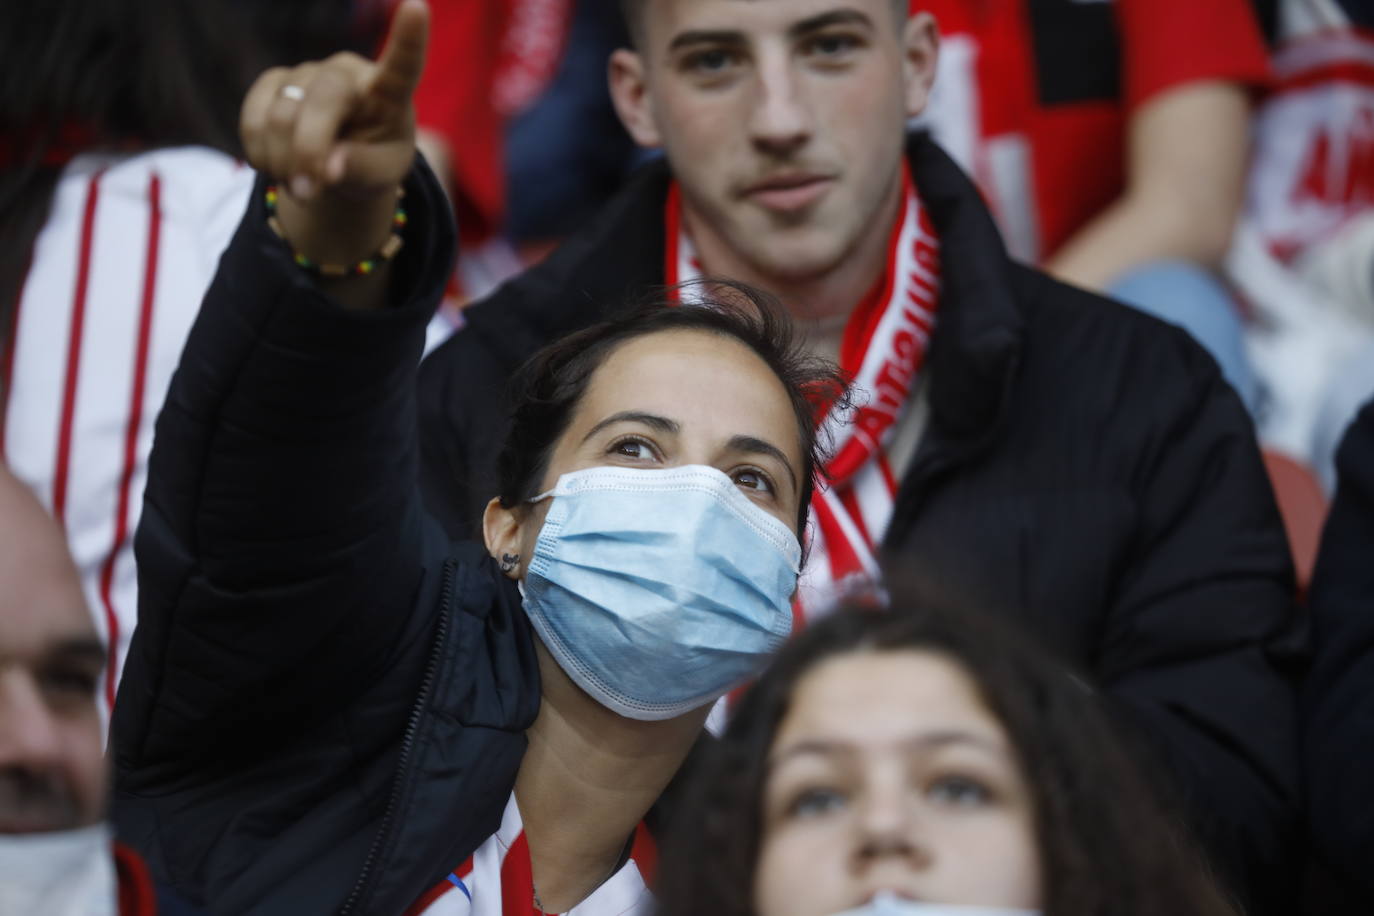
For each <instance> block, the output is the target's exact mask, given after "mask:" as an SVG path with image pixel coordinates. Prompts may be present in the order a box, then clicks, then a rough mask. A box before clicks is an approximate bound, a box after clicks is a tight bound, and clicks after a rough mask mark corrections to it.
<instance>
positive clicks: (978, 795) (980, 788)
mask: <svg viewBox="0 0 1374 916" xmlns="http://www.w3.org/2000/svg"><path fill="white" fill-rule="evenodd" d="M926 795H927V796H928V797H929V798H930V799H931V800H932V801H936V802H940V803H942V804H947V805H954V806H956V807H961V808H972V807H977V806H980V805H986V804H987V803H988V802H990V801H992V792H991V790H989V789H988V787H987V786H986V785H984V784H983V783H982V782H979V781H978V780H976V779H969V778H968V777H965V776H945V777H943V778H941V779H937V780H935V781H934V782H933V783H931V784H930V786H929V787H928V788H927V789H926Z"/></svg>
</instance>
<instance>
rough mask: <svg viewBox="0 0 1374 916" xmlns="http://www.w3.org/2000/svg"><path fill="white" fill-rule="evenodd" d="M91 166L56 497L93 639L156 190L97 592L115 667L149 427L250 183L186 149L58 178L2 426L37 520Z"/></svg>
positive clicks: (37, 251) (108, 160)
mask: <svg viewBox="0 0 1374 916" xmlns="http://www.w3.org/2000/svg"><path fill="white" fill-rule="evenodd" d="M102 166H108V167H109V168H108V171H107V172H106V173H105V175H104V176H103V177H102V179H101V191H100V202H99V206H98V208H97V211H96V218H95V225H94V237H93V244H92V249H91V273H90V282H89V286H88V288H87V300H86V319H85V320H86V326H85V331H84V334H83V344H82V353H81V364H80V367H79V368H80V376H79V378H78V382H77V388H76V401H75V404H74V408H75V409H74V414H73V420H74V423H73V431H72V450H71V465H70V468H69V473H68V488H67V528H68V538H69V544H70V546H71V548H72V554H73V558H74V560H75V561H76V564H77V569H78V571H79V572H80V574H81V578H82V586H83V589H84V591H85V594H86V597H87V601H88V603H89V606H90V611H91V614H92V617H93V618H94V620H95V621H96V626H97V628H98V629H99V632H100V633H101V634H102V635H103V634H104V633H105V628H106V624H105V610H104V604H103V602H102V600H101V597H100V577H101V572H102V568H103V566H104V564H105V561H106V559H107V557H108V556H109V552H110V548H111V545H112V543H113V538H114V533H115V512H116V509H117V506H118V499H119V486H120V482H121V478H122V475H123V472H124V455H125V441H126V436H127V433H128V423H129V412H130V406H131V404H130V398H131V395H132V390H133V389H132V386H133V378H134V368H135V367H134V359H135V356H136V355H137V353H136V347H137V342H138V328H139V321H140V318H141V314H142V306H143V278H144V271H145V269H146V266H147V255H148V248H147V242H148V227H149V221H148V220H149V206H148V187H149V181H150V178H151V175H152V174H153V173H154V172H156V173H158V174H159V175H160V176H161V179H162V187H161V192H162V193H161V199H162V201H161V202H162V215H163V219H162V227H161V238H160V245H159V248H160V250H159V257H158V279H157V288H156V290H155V298H154V303H153V326H152V333H151V337H150V340H149V354H148V366H147V375H146V378H145V383H144V399H143V405H142V416H141V420H140V424H139V430H138V436H137V449H136V465H135V471H134V474H133V477H132V479H131V485H130V491H129V517H128V525H127V534H128V538H127V539H126V541H125V543H124V545H123V547H122V548H121V550H120V551H119V553H118V555H117V556H116V558H115V566H114V578H113V580H112V585H111V603H112V604H113V606H114V608H115V610H116V613H117V615H118V619H119V629H120V645H119V646H117V647H116V652H117V657H118V659H119V663H120V664H121V665H122V664H123V660H124V658H125V656H126V654H127V651H128V641H129V638H130V637H131V636H132V635H133V630H134V624H135V620H136V613H137V606H138V595H137V578H136V575H135V568H134V560H133V534H134V531H135V530H136V528H137V525H138V519H139V515H140V513H141V510H142V505H143V489H144V486H145V484H146V482H147V457H148V452H149V450H150V449H151V447H152V437H153V424H154V421H155V420H156V418H157V414H158V412H159V411H160V410H161V408H162V402H163V399H164V398H165V396H166V392H167V386H168V384H169V382H170V380H171V375H172V372H173V370H174V368H175V366H176V363H177V361H178V360H179V359H180V356H181V348H182V344H183V343H184V341H185V339H186V334H187V332H188V330H189V328H190V326H191V323H192V321H194V319H195V315H196V313H197V311H198V310H199V307H200V300H201V298H202V297H203V296H204V293H205V288H206V286H207V285H208V283H209V281H210V278H211V276H212V275H213V273H214V270H215V268H216V266H217V265H218V262H219V256H220V254H221V253H222V252H223V250H224V248H225V247H226V245H227V244H228V241H229V238H230V237H231V235H232V233H233V231H234V229H235V227H237V225H238V223H239V221H240V220H241V219H242V216H243V212H244V208H245V206H246V204H247V201H248V192H249V189H250V188H251V187H252V182H253V177H254V176H253V172H252V170H251V169H247V168H244V167H242V166H240V165H238V164H237V163H235V162H234V160H232V159H230V158H228V157H226V156H224V155H222V154H220V153H217V152H214V151H211V150H205V149H198V148H191V147H188V148H184V149H176V150H161V151H157V152H153V153H147V154H143V155H138V156H127V157H105V156H100V157H97V156H82V157H78V158H77V159H76V160H74V161H73V162H72V163H71V165H70V166H69V167H68V168H67V171H66V172H65V173H64V175H63V177H62V179H61V181H60V182H59V183H58V187H57V190H56V193H55V196H54V206H53V208H52V211H51V214H50V216H49V219H48V222H47V224H46V225H45V226H44V228H43V231H42V232H41V233H40V235H39V238H38V240H37V243H36V245H35V248H34V257H33V264H32V266H31V268H30V270H29V275H28V277H27V279H26V282H25V289H24V295H23V302H22V303H21V306H20V309H21V310H20V328H19V332H18V334H17V335H16V343H15V357H14V376H13V388H12V391H11V392H10V400H9V413H8V417H7V423H6V456H5V457H6V459H7V462H8V464H9V465H10V467H11V468H12V469H13V470H14V472H15V474H16V475H17V476H18V477H19V478H20V479H22V480H24V482H25V483H27V484H28V485H29V486H30V487H32V488H33V489H34V490H35V492H36V493H38V494H39V497H40V499H41V500H42V501H43V502H44V504H45V505H46V506H47V507H48V508H49V509H51V507H52V489H53V475H54V468H55V461H56V449H57V436H58V427H59V423H60V421H61V411H62V396H63V388H64V384H65V371H66V348H67V335H68V333H69V331H70V321H71V305H72V293H73V290H74V287H75V283H76V273H77V259H78V255H79V245H80V237H81V221H82V216H83V209H84V205H85V195H86V187H87V184H88V182H89V179H90V177H91V175H93V174H94V173H95V171H97V170H98V169H99V168H100V167H102Z"/></svg>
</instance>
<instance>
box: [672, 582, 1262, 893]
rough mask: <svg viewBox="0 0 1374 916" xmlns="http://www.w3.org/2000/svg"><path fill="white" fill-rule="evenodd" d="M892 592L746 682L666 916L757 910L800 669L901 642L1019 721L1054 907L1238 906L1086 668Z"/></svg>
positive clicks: (971, 616) (698, 783)
mask: <svg viewBox="0 0 1374 916" xmlns="http://www.w3.org/2000/svg"><path fill="white" fill-rule="evenodd" d="M893 607H894V608H895V609H894V610H892V611H874V610H865V609H863V608H861V607H850V608H845V609H842V610H840V611H838V612H836V613H834V614H832V615H830V616H829V617H827V618H826V619H824V620H821V621H819V622H818V623H815V624H813V625H811V626H810V627H808V628H807V629H806V631H804V632H803V633H802V634H801V635H800V636H798V637H797V638H795V639H794V640H793V641H792V642H791V643H789V644H788V645H787V646H786V647H785V648H784V649H783V650H782V652H781V653H780V654H779V655H778V657H777V659H776V660H775V661H774V663H773V665H772V667H770V668H769V670H768V671H767V673H765V674H764V676H763V677H762V678H761V679H760V680H759V682H758V683H757V684H756V685H755V686H754V687H753V688H751V689H750V691H749V692H748V693H747V694H746V696H745V699H744V700H743V702H742V703H740V705H739V706H738V707H737V708H736V710H735V714H734V717H733V719H732V720H731V722H730V725H729V727H728V729H727V730H726V733H725V734H724V736H723V737H722V738H721V740H720V741H719V742H718V743H717V745H716V746H715V747H714V748H713V749H711V750H709V751H707V752H706V753H705V755H704V757H705V760H704V762H703V763H702V765H701V766H700V767H699V768H698V769H697V770H696V772H694V773H693V774H692V780H691V783H690V785H688V786H686V787H685V788H684V789H683V792H684V795H683V798H682V801H681V804H680V806H679V807H678V809H677V814H676V815H675V820H674V822H673V827H674V828H675V829H674V831H673V835H672V837H671V842H670V843H669V844H668V845H666V846H665V849H664V855H663V858H662V863H663V864H662V868H661V872H660V875H659V884H658V891H659V895H658V896H659V900H660V901H661V909H660V911H659V913H660V916H689V914H692V916H695V914H699V913H710V914H711V916H754V908H753V903H752V900H753V890H754V880H755V870H756V867H757V864H758V858H759V851H760V846H761V839H762V825H763V814H762V799H763V796H764V788H765V782H766V778H767V768H768V760H769V754H770V751H771V749H772V745H773V741H774V738H775V737H776V735H777V731H778V728H779V725H780V724H781V723H782V720H783V718H784V717H785V716H786V715H787V712H788V708H789V705H790V703H791V700H792V696H793V694H794V692H795V690H796V688H797V684H798V683H799V682H800V681H801V680H802V678H804V677H805V676H806V675H807V674H808V673H809V672H811V671H813V670H815V668H816V667H817V666H818V665H820V664H821V663H823V662H825V661H827V660H829V659H832V658H835V657H837V656H842V655H845V654H847V653H851V652H864V651H892V650H921V651H929V652H934V653H937V654H939V655H941V656H943V657H944V658H947V659H949V660H951V661H953V662H954V663H955V664H957V665H958V666H959V667H960V668H962V669H963V670H964V672H965V673H967V674H968V675H969V677H970V678H971V679H972V680H973V682H974V683H975V684H976V685H977V689H978V691H979V694H980V699H981V700H982V701H983V702H984V703H985V704H986V705H987V706H988V708H989V709H990V710H991V711H992V712H993V713H994V714H995V715H996V717H997V718H998V720H999V721H1000V722H1001V724H1002V726H1003V728H1005V729H1006V731H1007V734H1008V737H1009V739H1010V742H1011V744H1012V746H1013V748H1014V749H1015V754H1016V756H1017V763H1018V766H1019V767H1020V769H1021V772H1022V773H1023V774H1024V775H1025V781H1026V784H1027V786H1028V789H1029V792H1030V794H1031V798H1032V801H1033V807H1034V811H1035V814H1034V818H1035V823H1034V835H1035V841H1036V844H1037V847H1038V849H1039V852H1040V863H1041V898H1042V899H1041V906H1040V909H1041V911H1042V912H1044V913H1045V914H1047V916H1100V914H1103V913H1111V914H1112V916H1177V914H1180V913H1186V914H1188V916H1235V914H1236V911H1235V909H1234V908H1232V907H1231V906H1230V904H1228V903H1227V901H1226V900H1225V899H1224V898H1223V897H1222V895H1221V893H1220V892H1219V891H1218V890H1217V888H1216V886H1215V885H1214V883H1213V881H1212V879H1211V877H1210V875H1209V874H1208V872H1207V871H1206V869H1205V867H1204V866H1203V864H1202V860H1201V858H1200V856H1199V854H1198V853H1196V852H1195V851H1194V850H1193V849H1192V848H1191V846H1190V845H1189V843H1188V842H1186V841H1185V840H1184V838H1183V834H1182V833H1181V831H1180V830H1178V829H1177V828H1176V827H1175V824H1174V819H1173V818H1172V817H1170V816H1168V815H1166V814H1165V813H1163V811H1162V810H1161V808H1160V804H1159V801H1158V798H1159V797H1160V794H1159V793H1158V791H1157V789H1156V787H1155V786H1154V785H1152V784H1150V782H1149V781H1148V779H1147V773H1146V770H1145V768H1144V767H1140V766H1137V765H1136V762H1135V760H1134V759H1133V754H1132V751H1131V750H1128V745H1127V744H1126V743H1124V742H1123V740H1122V736H1121V735H1119V734H1117V732H1116V731H1115V729H1114V728H1113V727H1112V724H1111V722H1110V721H1109V719H1108V717H1107V713H1106V710H1105V709H1104V705H1103V702H1102V700H1101V698H1100V697H1099V696H1098V695H1096V694H1095V693H1094V692H1093V691H1092V690H1091V688H1089V687H1088V686H1087V683H1086V682H1085V681H1083V680H1081V679H1079V678H1077V677H1076V676H1074V675H1072V674H1071V673H1070V672H1069V670H1068V669H1067V668H1066V667H1064V666H1063V665H1061V664H1059V663H1058V662H1056V661H1054V660H1053V659H1051V658H1050V657H1049V656H1048V655H1047V654H1045V653H1043V652H1041V651H1040V650H1039V649H1038V647H1037V646H1033V645H1031V644H1030V642H1029V640H1028V638H1027V637H1025V636H1024V635H1023V634H1021V633H1019V632H1015V631H1013V630H1011V629H1010V628H1009V627H1008V626H1007V625H1006V624H1005V623H1004V622H1002V621H996V620H988V619H986V618H985V616H984V615H982V614H980V613H978V612H976V611H971V610H968V609H961V610H960V611H959V612H958V613H951V612H947V611H934V610H926V609H919V608H921V607H922V605H921V604H919V603H918V601H917V600H916V599H914V598H912V597H904V596H903V594H902V593H901V592H900V591H898V592H897V593H896V594H895V596H894V599H893ZM1131 747H1132V748H1133V745H1132V746H1131Z"/></svg>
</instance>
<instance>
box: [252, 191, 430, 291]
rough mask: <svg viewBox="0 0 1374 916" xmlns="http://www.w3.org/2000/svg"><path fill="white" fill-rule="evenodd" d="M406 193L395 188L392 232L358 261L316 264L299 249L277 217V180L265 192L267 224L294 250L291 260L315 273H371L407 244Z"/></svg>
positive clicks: (326, 275)
mask: <svg viewBox="0 0 1374 916" xmlns="http://www.w3.org/2000/svg"><path fill="white" fill-rule="evenodd" d="M404 197H405V191H404V190H402V189H400V188H397V189H396V212H395V213H393V214H391V235H390V236H389V237H388V238H387V240H386V241H385V242H383V243H382V247H381V248H379V249H378V250H377V253H376V254H374V255H372V257H370V258H364V259H363V260H361V261H359V262H358V263H356V264H352V265H347V264H316V263H315V262H314V261H312V260H310V259H309V258H307V257H306V256H305V255H303V254H301V253H300V252H299V251H297V250H296V248H295V246H293V245H292V244H291V242H290V240H289V239H287V237H286V233H285V232H283V231H282V226H281V220H279V219H278V218H277V201H278V200H279V199H280V193H279V191H278V188H277V186H276V185H274V184H269V185H268V186H267V193H266V195H265V199H266V203H267V225H268V226H270V227H271V228H272V231H273V232H275V233H276V234H277V238H279V239H281V240H282V241H283V242H285V243H286V247H287V248H289V249H290V250H291V260H293V261H295V262H296V266H297V267H300V268H301V269H302V270H308V271H310V272H311V273H312V274H317V275H319V276H321V277H361V276H366V275H368V274H370V273H372V272H373V271H374V270H376V269H377V265H378V264H380V263H381V262H383V261H390V260H391V259H392V258H394V257H396V252H398V251H400V250H401V246H402V245H404V244H405V239H403V238H401V230H402V229H404V228H405V226H406V211H405V207H403V206H401V200H402V198H404Z"/></svg>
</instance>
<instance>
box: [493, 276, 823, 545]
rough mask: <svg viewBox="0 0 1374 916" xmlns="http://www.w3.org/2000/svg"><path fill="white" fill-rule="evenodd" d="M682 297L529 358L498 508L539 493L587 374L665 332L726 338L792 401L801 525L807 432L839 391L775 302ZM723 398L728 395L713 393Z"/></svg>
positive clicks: (706, 289)
mask: <svg viewBox="0 0 1374 916" xmlns="http://www.w3.org/2000/svg"><path fill="white" fill-rule="evenodd" d="M680 291H681V293H682V295H683V296H684V298H688V299H690V300H691V301H692V302H694V303H695V304H694V305H687V306H682V305H677V304H675V303H673V302H672V301H670V300H668V299H655V300H649V301H646V302H644V303H642V304H638V305H635V306H633V307H632V308H631V310H630V311H629V312H628V313H627V314H625V315H624V316H622V317H617V318H613V319H611V320H608V321H603V322H601V323H600V324H595V325H592V326H591V327H589V328H584V329H582V330H581V331H578V332H577V333H575V334H572V335H569V336H568V337H564V338H563V339H562V340H560V341H558V342H557V343H554V344H551V345H550V346H547V347H545V348H544V349H542V350H540V351H539V352H538V353H536V354H535V355H534V356H533V357H531V358H530V360H529V361H528V362H526V363H525V365H524V366H522V367H521V368H520V370H519V371H518V372H517V373H516V376H515V378H514V379H513V380H512V383H511V389H510V396H511V403H512V405H513V406H512V410H511V425H510V432H509V434H508V435H507V437H506V443H505V447H504V448H503V449H502V451H501V460H500V480H499V499H500V501H501V505H502V506H505V507H506V508H508V509H510V508H514V507H516V506H518V505H521V504H522V503H525V502H527V501H528V500H530V499H532V498H533V497H535V496H537V495H538V494H539V490H540V487H541V485H542V482H543V479H544V475H545V474H546V473H547V471H548V466H549V459H550V457H551V456H552V455H553V450H554V446H555V445H556V444H557V442H558V439H559V437H561V436H562V435H563V433H564V431H565V430H567V428H568V424H569V423H570V422H571V420H572V415H573V412H574V411H575V410H576V409H577V405H578V403H579V402H580V401H581V400H582V396H583V395H584V394H585V393H586V390H587V385H588V383H589V382H590V381H591V378H592V375H593V373H595V372H596V370H597V369H598V368H599V367H600V366H601V364H602V363H604V362H605V361H606V359H607V358H608V357H609V356H610V355H611V354H612V353H613V352H614V351H615V350H616V349H617V348H618V347H620V346H621V345H622V344H625V343H627V342H629V341H631V340H635V339H637V338H640V337H645V336H648V335H650V334H658V333H661V332H664V331H698V332H702V333H706V334H716V335H719V336H721V337H727V338H732V339H734V340H737V341H739V342H740V343H742V344H744V345H745V346H746V347H748V348H749V349H750V350H752V351H753V352H754V353H755V354H757V355H758V357H759V358H760V359H762V360H763V361H764V363H766V364H767V365H768V367H769V368H770V369H772V370H773V373H774V374H775V375H776V376H777V377H778V380H779V381H781V382H782V385H783V388H784V389H786V391H787V396H788V398H789V399H790V400H791V402H792V412H793V415H794V418H795V420H796V423H797V439H798V442H799V443H800V446H801V454H802V467H801V468H799V469H798V475H799V479H798V485H799V487H800V490H801V502H800V506H799V513H800V514H799V516H798V518H797V531H798V533H800V532H801V531H802V530H803V528H804V527H805V524H806V514H807V509H808V507H809V506H810V502H811V494H812V491H813V489H814V485H815V471H816V468H818V467H820V466H821V464H822V461H823V456H822V454H821V453H822V447H821V442H820V436H819V435H818V433H817V431H816V415H817V405H818V404H819V403H821V402H822V401H824V402H830V401H835V402H839V403H841V404H842V405H843V404H844V403H846V399H847V396H848V387H847V385H846V384H845V382H844V380H843V379H842V378H841V376H840V374H839V370H838V369H837V368H836V367H835V366H834V365H832V364H831V363H828V362H826V361H825V360H822V359H819V358H817V357H814V356H811V355H810V354H809V353H808V352H807V351H806V350H805V349H804V348H803V347H802V346H801V344H800V342H799V341H798V340H797V339H796V338H795V336H794V335H793V332H792V323H791V321H790V320H789V319H788V318H787V316H786V315H785V314H784V313H783V311H782V308H781V306H780V305H779V304H778V302H777V300H775V299H773V298H772V297H771V296H769V295H768V294H766V293H763V292H760V291H758V290H755V289H752V288H750V287H747V286H745V285H743V284H741V283H734V282H729V281H722V280H714V281H713V280H707V281H700V282H698V283H693V284H685V285H684V286H683V287H681V288H680ZM721 395H722V396H723V397H728V396H729V393H728V392H721Z"/></svg>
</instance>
